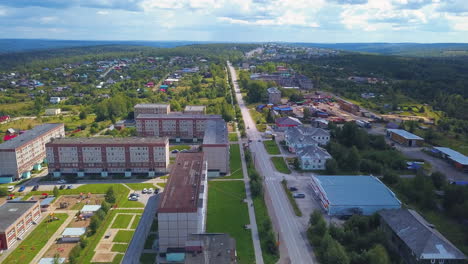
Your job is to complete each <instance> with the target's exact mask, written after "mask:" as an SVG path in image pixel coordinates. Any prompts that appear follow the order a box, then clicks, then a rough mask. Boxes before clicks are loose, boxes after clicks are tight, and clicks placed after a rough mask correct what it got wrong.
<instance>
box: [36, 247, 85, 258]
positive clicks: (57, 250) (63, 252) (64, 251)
mask: <svg viewBox="0 0 468 264" xmlns="http://www.w3.org/2000/svg"><path fill="white" fill-rule="evenodd" d="M76 245H77V243H58V244H53V245H52V246H50V247H49V250H47V252H46V253H45V254H44V256H43V258H53V257H54V255H55V254H59V255H60V257H62V258H68V254H70V251H71V250H72V248H73V247H75V246H76Z"/></svg>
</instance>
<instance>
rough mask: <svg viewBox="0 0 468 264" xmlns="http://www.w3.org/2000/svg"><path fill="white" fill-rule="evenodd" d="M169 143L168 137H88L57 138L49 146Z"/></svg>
mask: <svg viewBox="0 0 468 264" xmlns="http://www.w3.org/2000/svg"><path fill="white" fill-rule="evenodd" d="M167 141H168V138H167V137H124V138H120V137H116V138H111V137H88V138H75V137H72V138H55V139H53V140H52V141H51V142H49V143H48V145H55V144H60V145H66V144H73V145H76V144H83V145H87V144H90V145H94V144H96V145H100V144H123V145H127V144H131V145H137V144H158V143H160V144H161V143H163V144H165V143H166V142H167Z"/></svg>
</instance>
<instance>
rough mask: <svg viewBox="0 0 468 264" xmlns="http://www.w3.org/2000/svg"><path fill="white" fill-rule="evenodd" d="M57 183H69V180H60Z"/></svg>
mask: <svg viewBox="0 0 468 264" xmlns="http://www.w3.org/2000/svg"><path fill="white" fill-rule="evenodd" d="M57 183H58V184H64V183H67V181H66V180H60V181H58V182H57Z"/></svg>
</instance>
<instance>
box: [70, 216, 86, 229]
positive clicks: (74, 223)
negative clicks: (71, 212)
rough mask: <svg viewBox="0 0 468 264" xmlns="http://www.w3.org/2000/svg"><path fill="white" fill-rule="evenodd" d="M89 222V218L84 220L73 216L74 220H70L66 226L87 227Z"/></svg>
mask: <svg viewBox="0 0 468 264" xmlns="http://www.w3.org/2000/svg"><path fill="white" fill-rule="evenodd" d="M90 223H91V221H90V219H89V218H87V219H85V220H78V218H75V219H74V220H72V221H71V222H70V224H69V225H68V227H88V226H89V224H90Z"/></svg>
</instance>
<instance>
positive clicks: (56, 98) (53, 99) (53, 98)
mask: <svg viewBox="0 0 468 264" xmlns="http://www.w3.org/2000/svg"><path fill="white" fill-rule="evenodd" d="M60 101H61V99H60V97H51V98H50V103H51V104H58V103H60Z"/></svg>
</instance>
